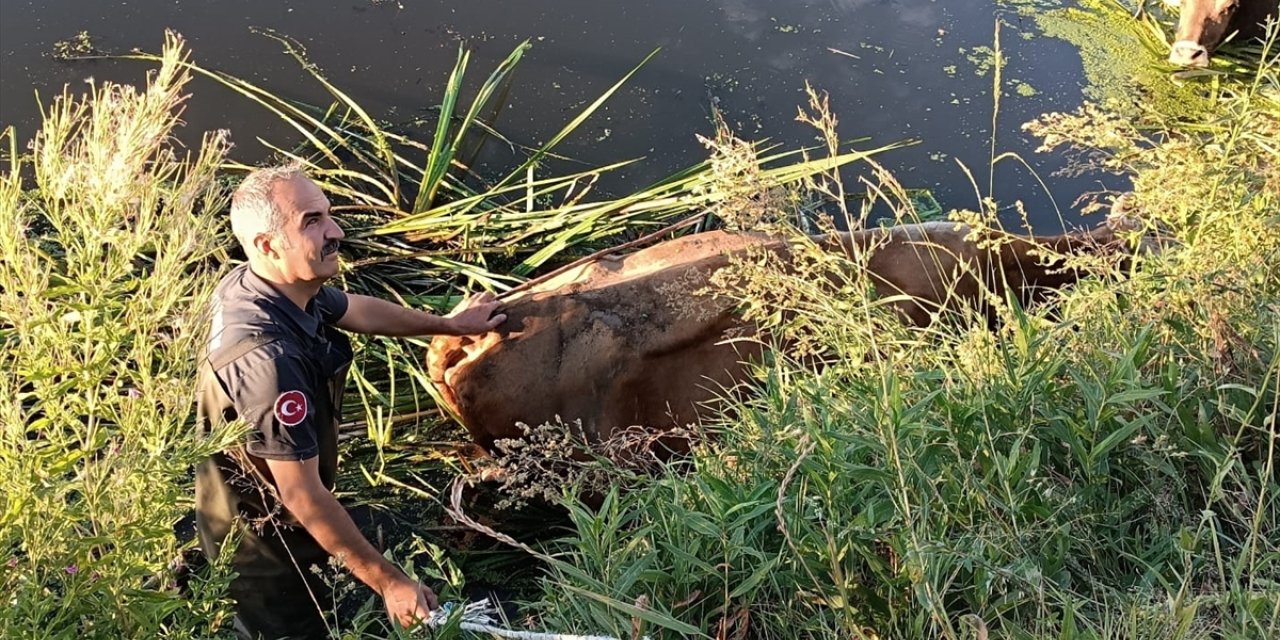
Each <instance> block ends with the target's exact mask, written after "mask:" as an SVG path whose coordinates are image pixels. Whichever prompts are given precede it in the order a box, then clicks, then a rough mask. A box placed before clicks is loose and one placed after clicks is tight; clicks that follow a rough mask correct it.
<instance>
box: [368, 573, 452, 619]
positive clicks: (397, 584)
mask: <svg viewBox="0 0 1280 640" xmlns="http://www.w3.org/2000/svg"><path fill="white" fill-rule="evenodd" d="M382 603H383V604H384V605H385V606H386V607H387V615H388V616H389V617H390V618H391V620H392V621H394V622H395V623H396V624H398V625H400V627H401V628H403V629H408V628H409V627H411V626H413V625H415V624H417V623H418V622H419V621H421V620H423V619H425V618H426V617H427V616H428V615H430V614H431V610H432V609H435V608H436V607H438V606H440V604H439V603H438V602H436V594H435V593H434V592H432V591H431V588H430V587H428V586H426V585H423V584H419V583H417V582H414V581H413V580H411V579H410V578H409V577H408V576H404V575H401V576H400V579H398V580H395V581H393V582H391V583H390V584H389V585H387V586H386V587H384V588H383V589H382Z"/></svg>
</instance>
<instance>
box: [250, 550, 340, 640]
mask: <svg viewBox="0 0 1280 640" xmlns="http://www.w3.org/2000/svg"><path fill="white" fill-rule="evenodd" d="M300 564H301V568H302V571H301V572H300V571H299V570H298V568H297V567H294V566H292V565H290V566H274V567H273V566H263V565H262V564H256V565H254V566H252V567H236V570H237V571H240V572H241V575H239V576H237V577H236V579H235V580H234V581H232V583H231V589H230V592H229V593H228V595H229V596H231V598H232V599H233V600H234V601H235V611H236V625H235V626H236V632H237V634H238V635H240V636H241V637H242V638H246V639H249V640H281V639H288V640H304V639H305V640H325V639H326V638H329V637H330V634H329V629H328V626H327V625H326V624H325V616H326V614H329V615H331V614H332V612H333V610H334V608H335V607H336V604H335V603H334V601H333V592H332V590H331V589H330V588H329V585H327V584H325V583H324V581H323V580H322V579H321V578H320V576H318V575H316V574H315V573H313V572H312V571H311V566H313V565H314V564H315V563H303V562H300ZM326 568H327V567H326V566H325V565H324V563H320V564H319V567H318V569H326Z"/></svg>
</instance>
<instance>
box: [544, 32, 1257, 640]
mask: <svg viewBox="0 0 1280 640" xmlns="http://www.w3.org/2000/svg"><path fill="white" fill-rule="evenodd" d="M1257 62H1258V64H1257V65H1256V66H1255V67H1254V71H1253V74H1252V75H1251V76H1249V77H1248V78H1247V79H1246V80H1245V81H1243V82H1238V83H1231V84H1224V85H1222V86H1221V87H1220V92H1219V93H1218V94H1217V95H1218V103H1217V104H1216V107H1215V109H1216V112H1215V113H1214V114H1212V115H1211V116H1210V117H1209V118H1207V119H1204V120H1201V121H1199V122H1195V123H1188V126H1187V127H1185V128H1182V129H1168V128H1162V129H1161V130H1162V131H1163V133H1164V135H1163V136H1162V137H1161V139H1159V140H1158V141H1156V142H1153V141H1152V140H1151V138H1150V137H1149V136H1148V135H1147V133H1146V131H1149V130H1152V129H1155V128H1156V127H1161V126H1162V125H1164V124H1167V122H1168V120H1166V119H1164V116H1162V115H1161V114H1152V116H1151V117H1150V118H1149V119H1146V120H1139V121H1137V122H1134V121H1133V120H1132V116H1130V115H1125V116H1123V117H1122V116H1118V115H1116V114H1114V113H1112V112H1108V111H1107V110H1105V109H1102V108H1099V107H1095V106H1086V107H1084V108H1082V109H1081V110H1079V111H1077V112H1075V113H1071V114H1049V115H1046V116H1044V117H1042V118H1040V119H1038V120H1037V121H1036V122H1035V123H1032V124H1031V125H1029V128H1030V130H1032V131H1033V132H1035V133H1036V134H1037V135H1040V136H1042V137H1043V138H1044V139H1045V141H1046V146H1047V147H1056V146H1062V145H1069V146H1073V147H1075V148H1077V149H1079V150H1083V151H1090V152H1093V155H1092V157H1095V158H1101V159H1103V162H1105V163H1106V167H1107V168H1110V169H1113V170H1118V171H1124V172H1127V173H1129V174H1130V175H1131V176H1132V178H1133V181H1134V192H1133V194H1132V195H1131V199H1130V200H1129V207H1128V208H1127V210H1126V211H1127V214H1128V215H1130V216H1133V217H1134V218H1135V219H1136V220H1137V221H1138V223H1139V224H1140V226H1141V231H1142V232H1143V233H1145V234H1146V235H1148V236H1159V237H1160V238H1162V239H1163V240H1162V243H1163V249H1162V250H1161V251H1159V252H1156V253H1152V252H1149V251H1139V250H1137V248H1136V247H1135V251H1134V253H1133V256H1132V257H1131V258H1130V260H1128V261H1126V262H1127V264H1122V265H1117V266H1116V267H1115V268H1114V269H1113V270H1112V272H1111V273H1110V274H1109V275H1106V276H1103V277H1097V278H1094V279H1091V280H1088V281H1085V282H1082V283H1080V284H1079V285H1078V286H1076V287H1074V288H1073V289H1072V290H1070V291H1068V292H1066V293H1064V294H1063V295H1062V296H1061V298H1060V299H1059V300H1058V301H1057V303H1056V304H1055V305H1054V306H1055V310H1054V313H1052V314H1051V313H1050V312H1049V310H1048V309H1020V308H1018V307H1017V306H1016V305H1013V304H1010V303H1008V301H994V302H997V303H1005V304H1003V305H1002V307H1003V317H1004V325H1003V327H1002V328H1001V329H999V330H998V331H995V332H991V331H989V330H988V329H986V328H985V327H983V326H981V323H973V322H968V321H966V320H969V319H967V318H964V317H963V314H962V315H961V316H960V317H955V318H946V317H944V318H943V319H942V322H941V323H940V324H938V325H936V326H935V327H933V328H932V329H930V330H929V331H927V332H908V331H906V330H904V329H903V328H902V327H901V326H900V324H899V323H898V322H897V321H896V319H895V318H893V317H891V316H889V315H888V314H887V313H886V312H885V310H884V309H883V308H882V306H881V305H879V304H877V303H876V301H875V300H874V299H873V298H871V297H870V296H869V294H868V286H867V283H866V281H865V279H864V278H863V277H862V276H861V275H860V274H862V273H864V271H865V270H864V268H863V265H862V264H861V263H859V262H858V261H856V260H854V261H852V262H851V261H848V260H846V259H844V258H840V257H833V256H829V255H822V254H819V253H810V254H807V255H806V257H805V259H803V260H801V261H799V262H798V263H796V264H793V265H791V266H790V267H789V268H788V269H786V270H779V269H770V268H759V267H752V268H744V270H743V271H742V272H741V274H740V276H739V278H738V279H737V283H738V284H739V285H741V286H737V287H735V288H734V289H733V291H732V292H733V293H734V294H736V295H738V296H740V298H741V300H742V302H743V304H744V305H745V306H746V308H747V309H748V310H751V311H750V312H751V313H753V314H755V317H757V318H758V319H759V320H760V321H762V322H766V323H769V321H770V319H774V322H773V323H772V327H773V330H774V332H775V335H781V336H783V337H785V338H787V341H788V343H789V344H793V345H794V344H800V345H804V346H805V347H806V350H805V354H804V356H805V357H784V356H776V357H775V358H774V359H773V360H772V361H771V362H769V363H766V364H764V365H762V367H761V380H762V383H761V384H762V395H761V396H760V397H759V398H758V399H756V400H754V401H751V402H747V403H744V404H741V405H740V406H738V407H737V408H736V409H735V410H734V411H733V412H730V414H729V417H726V418H725V421H724V422H723V424H721V425H719V427H718V428H717V429H716V430H715V432H716V437H715V439H714V441H713V442H710V443H708V444H705V445H704V446H702V447H700V448H699V449H698V450H696V451H695V452H694V454H693V456H692V459H691V461H689V463H688V464H689V468H688V469H686V472H684V473H673V474H670V475H666V476H663V477H657V478H650V479H643V478H641V479H637V480H636V481H635V482H634V485H633V486H632V487H630V488H629V489H628V490H627V491H625V492H623V491H619V492H615V493H613V494H611V495H610V496H609V500H608V501H606V506H605V508H602V509H598V510H592V509H587V508H585V507H582V506H581V505H578V504H577V503H576V499H575V497H574V494H573V493H572V492H567V493H566V498H565V501H566V503H567V504H568V505H569V508H570V513H571V516H572V520H573V526H572V531H571V532H570V533H569V534H568V535H567V536H566V537H565V538H563V539H562V540H561V541H560V542H561V545H562V546H560V547H557V548H559V549H560V550H561V552H562V555H560V556H559V558H560V559H562V560H563V561H564V562H567V563H569V565H570V567H569V568H565V567H562V566H558V565H554V564H553V565H552V566H550V567H549V569H548V578H547V579H546V581H545V582H544V593H543V597H542V599H541V601H540V602H539V603H537V608H538V609H539V610H540V611H541V613H542V615H543V617H544V619H546V620H548V621H549V623H550V624H553V625H561V626H562V627H569V628H578V629H588V628H593V629H606V630H609V631H610V632H612V633H614V634H617V635H619V636H620V637H628V634H631V633H632V632H633V631H632V630H633V628H634V626H635V625H636V620H635V619H634V615H633V612H631V611H628V610H625V609H623V608H620V607H617V606H616V605H613V604H611V603H617V602H624V603H630V602H636V601H642V602H647V603H650V606H653V607H654V608H657V609H660V610H662V611H664V612H669V615H671V616H672V617H673V618H674V619H677V620H680V621H683V622H686V623H690V624H693V625H694V626H696V627H698V628H699V629H700V631H701V633H702V634H704V635H705V636H708V637H714V638H717V639H720V638H724V639H731V638H796V637H802V638H833V637H838V638H919V637H940V638H975V637H976V638H987V637H1012V638H1108V639H1110V638H1116V639H1119V638H1153V639H1154V638H1161V639H1166V638H1175V639H1182V638H1272V637H1277V635H1280V538H1278V537H1277V536H1276V532H1277V531H1280V497H1278V493H1277V492H1280V473H1277V469H1276V462H1277V450H1276V449H1277V431H1276V429H1277V426H1276V420H1277V416H1280V393H1278V387H1280V218H1278V217H1277V211H1280V155H1278V154H1277V152H1276V151H1277V150H1276V148H1275V145H1274V141H1275V140H1276V139H1277V133H1278V132H1280V102H1277V101H1276V100H1275V95H1277V94H1275V93H1274V91H1275V88H1276V87H1278V86H1280V64H1277V62H1278V60H1277V57H1276V54H1275V52H1274V49H1272V48H1270V47H1267V48H1264V49H1263V50H1262V51H1261V52H1260V58H1259V59H1258V61H1257ZM876 192H878V193H894V192H895V190H894V189H891V188H885V189H882V190H876ZM891 204H892V205H894V206H895V207H896V208H898V210H899V211H901V212H902V216H901V217H903V218H910V211H909V210H908V207H909V204H908V203H907V202H906V200H905V199H903V198H894V199H893V202H891ZM956 217H957V218H963V219H965V220H966V221H968V222H971V223H972V222H979V223H981V222H983V220H984V219H985V218H984V216H978V215H974V214H963V215H961V214H957V215H956ZM1138 239H1139V238H1138V237H1136V234H1135V237H1134V238H1132V240H1134V241H1135V242H1137V241H1138ZM797 265H798V266H797ZM780 308H781V309H782V311H783V313H778V311H779V309H780ZM815 359H816V361H820V362H822V363H823V364H824V366H822V367H821V368H815V367H814V366H813V363H814V362H815ZM653 603H659V604H656V605H655V604H653ZM643 631H644V632H646V633H652V634H653V635H654V637H672V638H674V637H680V636H678V635H675V634H670V633H668V632H664V631H662V630H661V629H657V628H654V627H651V626H648V627H646V628H645V629H644V630H643ZM631 637H634V636H631Z"/></svg>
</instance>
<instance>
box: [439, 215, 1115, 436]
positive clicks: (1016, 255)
mask: <svg viewBox="0 0 1280 640" xmlns="http://www.w3.org/2000/svg"><path fill="white" fill-rule="evenodd" d="M993 236H999V238H996V237H993ZM813 240H815V241H816V242H817V243H818V244H819V246H821V247H822V248H823V249H825V250H830V251H836V250H843V251H845V252H846V253H849V252H853V251H859V252H866V253H865V254H864V255H865V256H867V257H866V258H865V260H866V262H865V264H866V268H867V271H868V275H869V276H870V277H871V279H872V283H873V284H874V285H875V288H876V292H877V294H878V295H880V296H888V295H898V294H905V295H906V296H909V299H908V298H906V297H900V298H897V299H896V301H895V302H893V303H892V304H893V305H894V306H895V307H896V309H897V310H898V311H899V312H900V313H901V315H902V317H903V318H904V320H906V321H908V322H910V323H913V324H916V325H926V324H929V323H930V322H931V320H932V318H933V317H934V314H935V313H936V312H937V311H938V310H939V309H941V308H954V307H955V306H957V305H961V304H969V305H976V306H978V308H979V309H982V308H983V307H982V304H983V302H982V301H983V300H985V299H987V298H985V297H984V294H983V288H984V287H986V288H987V290H988V291H989V292H991V293H993V294H994V295H995V296H997V297H999V298H1003V297H1004V295H1005V293H1006V292H1007V293H1009V294H1012V295H1013V296H1014V297H1016V298H1018V299H1019V300H1020V301H1021V302H1022V303H1023V304H1024V305H1026V304H1032V303H1034V302H1036V301H1038V300H1041V299H1043V298H1044V297H1045V294H1046V292H1047V291H1049V290H1052V289H1056V288H1059V287H1061V286H1063V285H1066V284H1069V283H1072V282H1075V281H1076V280H1078V279H1079V278H1080V277H1081V275H1082V274H1081V273H1080V272H1079V271H1077V270H1074V269H1064V268H1063V260H1064V259H1063V256H1065V255H1067V254H1076V253H1081V252H1093V251H1098V250H1104V251H1110V250H1113V249H1116V248H1118V247H1119V246H1120V245H1122V243H1121V242H1120V241H1119V240H1117V238H1116V235H1115V233H1114V232H1113V231H1112V229H1111V228H1110V227H1109V226H1106V225H1103V226H1100V227H1099V228H1097V229H1095V230H1093V231H1089V232H1077V233H1069V234H1065V235H1059V236H1052V237H1040V238H1036V239H1035V240H1034V241H1033V240H1032V239H1030V238H1027V237H1025V236H1018V235H1013V234H1004V233H1000V232H994V231H984V232H982V233H971V229H969V228H968V227H964V226H962V225H958V224H956V223H927V224H920V225H906V226H899V227H892V228H888V229H875V230H866V231H859V232H854V233H841V234H832V235H826V236H815V237H814V238H813ZM992 240H998V241H997V242H995V243H991V241H992ZM789 246H790V245H789V243H788V242H787V241H785V240H782V239H779V238H777V237H767V236H762V235H755V234H735V233H726V232H719V231H716V232H708V233H700V234H694V235H690V236H686V237H682V238H678V239H675V240H670V241H667V242H663V243H661V244H658V245H655V246H652V247H650V248H647V249H644V250H642V251H638V252H636V253H633V254H630V255H626V256H611V257H605V258H602V259H599V260H595V261H592V262H590V263H588V264H585V265H583V266H581V267H580V268H576V269H574V270H572V271H569V272H566V273H564V274H562V275H560V276H558V277H555V278H553V279H551V280H549V281H547V282H543V283H541V284H539V285H537V286H535V287H532V288H531V289H529V290H527V291H524V292H522V293H520V294H519V295H518V296H515V297H514V298H513V299H511V300H509V301H507V302H505V303H504V312H505V313H506V314H507V321H506V322H505V323H504V324H503V325H501V326H499V327H498V329H497V330H496V331H493V332H490V333H488V334H486V335H483V336H476V337H446V336H441V337H437V338H435V339H434V340H433V341H432V343H431V347H430V349H429V352H428V369H429V372H430V377H431V380H432V382H433V383H434V384H435V385H436V387H437V389H438V390H439V391H440V394H441V396H442V397H443V398H444V401H445V402H446V403H447V404H448V406H449V408H451V409H452V410H453V411H454V412H455V413H456V414H457V416H458V417H459V418H460V419H461V421H462V423H463V424H464V425H465V426H466V428H467V429H468V431H469V432H470V433H471V436H472V438H473V439H474V441H475V442H476V443H477V444H479V445H480V446H482V447H484V448H486V449H491V447H492V445H493V443H494V441H495V440H496V439H503V438H520V437H522V435H523V434H522V431H521V429H520V428H519V427H518V426H517V423H525V424H527V425H540V424H544V423H547V422H554V421H556V420H560V421H563V422H564V423H565V424H571V423H573V422H576V421H581V425H582V429H583V432H584V435H585V436H586V437H587V438H588V439H589V440H591V441H595V442H599V441H603V440H605V439H607V438H609V437H610V436H612V435H614V434H615V433H617V432H618V431H619V430H621V429H626V428H628V427H631V426H633V425H639V426H642V427H645V428H647V429H656V430H660V431H661V430H666V429H670V428H673V427H683V426H687V425H689V424H691V423H696V422H699V421H700V420H699V418H700V417H702V412H705V411H706V410H707V409H706V405H707V403H708V401H711V400H714V399H715V398H716V397H717V396H718V394H720V393H722V392H723V390H725V389H729V388H732V387H733V386H734V385H736V384H738V383H741V382H743V381H745V380H746V379H747V377H748V375H749V372H748V365H747V364H746V362H748V361H750V360H752V359H754V358H757V357H759V356H760V355H761V352H762V349H763V347H762V346H761V341H754V340H745V341H744V340H731V339H730V338H732V337H734V336H740V335H743V334H748V335H749V334H752V333H753V332H754V328H753V327H751V326H749V325H748V324H747V323H746V322H745V321H744V320H743V319H742V318H741V316H740V315H739V314H738V313H737V310H736V305H735V304H734V302H733V301H732V300H729V299H728V297H727V296H715V295H705V294H699V292H700V291H704V290H705V287H707V285H708V283H709V281H710V278H711V277H712V275H713V274H715V273H716V272H718V271H720V270H721V269H724V268H725V267H726V266H728V265H729V264H730V263H731V261H732V260H734V259H735V257H742V256H746V255H749V252H752V251H756V252H758V251H760V250H766V251H770V252H774V253H776V254H778V255H779V256H782V257H783V258H784V260H785V257H786V256H787V255H789V254H788V251H789V249H788V247H789ZM1045 250H1048V253H1046V251H1045ZM1054 254H1057V255H1056V256H1054ZM1046 256H1051V257H1046ZM987 312H989V313H993V312H991V311H990V310H989V309H988V310H987ZM992 319H994V316H992Z"/></svg>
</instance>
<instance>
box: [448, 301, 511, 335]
mask: <svg viewBox="0 0 1280 640" xmlns="http://www.w3.org/2000/svg"><path fill="white" fill-rule="evenodd" d="M498 305H499V303H498V299H497V298H495V297H494V295H493V294H492V293H489V292H487V291H486V292H484V293H477V294H476V295H473V296H471V297H470V298H467V299H466V300H463V301H462V302H461V303H460V304H458V306H457V307H454V309H453V311H452V312H450V313H449V315H448V316H446V317H447V318H449V322H450V323H451V325H452V329H453V333H454V334H456V335H460V336H471V335H477V334H481V333H485V332H486V331H489V330H491V329H493V328H494V327H496V326H498V325H500V324H502V323H503V322H504V321H506V319H507V314H505V313H497V314H495V313H494V311H497V310H498Z"/></svg>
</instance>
